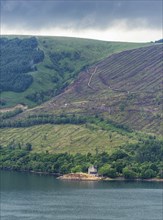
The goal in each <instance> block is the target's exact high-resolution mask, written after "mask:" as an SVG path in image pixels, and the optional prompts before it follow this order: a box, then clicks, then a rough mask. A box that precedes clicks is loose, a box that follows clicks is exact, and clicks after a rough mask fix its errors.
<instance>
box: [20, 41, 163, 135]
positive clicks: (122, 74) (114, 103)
mask: <svg viewBox="0 0 163 220" xmlns="http://www.w3.org/2000/svg"><path fill="white" fill-rule="evenodd" d="M162 63H163V61H162V45H155V46H149V47H144V48H140V49H134V50H128V51H124V52H121V53H117V54H113V55H111V56H109V57H108V58H106V59H104V60H103V61H100V62H98V63H96V64H94V65H92V66H90V67H88V68H87V69H86V70H85V71H82V72H81V73H80V74H79V77H78V79H77V80H75V81H74V83H72V84H71V85H70V86H69V87H68V88H67V89H65V91H64V92H63V93H62V94H60V95H58V96H56V97H55V98H53V99H52V100H51V101H49V102H46V103H45V104H43V105H41V106H40V107H37V108H35V109H34V110H32V109H31V110H29V111H27V112H26V113H25V114H22V117H24V116H25V115H28V114H33V113H36V112H37V114H39V113H41V112H51V113H53V114H61V113H69V114H70V113H78V114H89V115H90V114H92V115H95V114H100V115H101V116H103V117H104V118H109V119H112V120H114V121H116V122H118V123H121V124H126V125H128V126H129V127H131V128H133V129H138V130H146V131H148V132H154V133H161V125H160V122H161V106H162V99H161V92H162V91H161V88H162V87H161V86H162V80H161V77H162Z"/></svg>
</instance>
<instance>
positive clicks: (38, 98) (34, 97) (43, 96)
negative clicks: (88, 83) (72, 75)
mask: <svg viewBox="0 0 163 220" xmlns="http://www.w3.org/2000/svg"><path fill="white" fill-rule="evenodd" d="M52 81H53V79H52ZM53 82H54V81H53ZM55 83H56V85H55V86H54V89H49V90H46V91H36V92H33V93H30V94H28V95H27V96H26V98H27V99H29V100H31V101H32V102H35V103H37V104H41V103H43V102H45V101H47V100H48V99H49V97H54V96H56V95H58V94H60V93H61V92H63V91H64V89H65V88H66V87H67V86H68V84H69V83H68V81H65V82H64V80H57V81H56V82H55Z"/></svg>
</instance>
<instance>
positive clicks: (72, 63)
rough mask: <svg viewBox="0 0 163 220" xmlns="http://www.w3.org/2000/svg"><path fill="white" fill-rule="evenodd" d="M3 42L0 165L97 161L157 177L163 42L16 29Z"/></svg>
mask: <svg viewBox="0 0 163 220" xmlns="http://www.w3.org/2000/svg"><path fill="white" fill-rule="evenodd" d="M1 44H2V46H3V47H4V48H3V58H2V61H3V62H2V66H1V70H3V71H2V76H3V77H2V79H1V84H2V85H3V87H2V89H1V102H0V103H1V110H0V122H1V123H0V132H1V143H0V162H1V165H0V168H2V169H13V170H26V171H37V172H48V173H68V172H81V171H82V172H86V171H87V169H88V167H89V166H90V165H91V164H94V165H97V167H98V168H99V172H100V174H102V175H104V176H109V177H116V176H117V177H122V176H124V177H125V178H128V179H130V178H132V179H133V178H153V177H159V178H161V177H162V163H161V158H162V149H163V141H162V136H161V134H162V130H161V121H162V120H161V119H162V94H161V92H162V91H161V88H162V87H161V86H162V85H161V77H162V75H161V74H162V64H163V61H162V44H136V43H118V42H101V41H95V40H86V39H85V40H84V39H76V38H64V37H34V38H33V37H32V38H31V37H18V36H17V38H16V36H12V37H7V36H4V38H2V40H1ZM29 45H30V46H29ZM29 79H30V80H29ZM17 85H18V87H17Z"/></svg>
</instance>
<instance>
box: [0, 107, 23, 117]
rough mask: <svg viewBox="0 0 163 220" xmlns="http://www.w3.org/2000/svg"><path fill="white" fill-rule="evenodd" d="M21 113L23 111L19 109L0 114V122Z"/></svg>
mask: <svg viewBox="0 0 163 220" xmlns="http://www.w3.org/2000/svg"><path fill="white" fill-rule="evenodd" d="M21 112H23V110H22V109H21V108H16V109H15V110H14V111H9V112H4V113H0V120H4V119H7V118H11V117H14V116H16V115H18V114H20V113H21Z"/></svg>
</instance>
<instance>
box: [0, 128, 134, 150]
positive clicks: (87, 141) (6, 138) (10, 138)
mask: <svg viewBox="0 0 163 220" xmlns="http://www.w3.org/2000/svg"><path fill="white" fill-rule="evenodd" d="M137 141H138V136H137V135H135V134H134V133H126V134H125V133H123V132H120V131H118V130H117V131H114V132H113V131H112V130H110V131H109V130H104V129H102V128H101V127H100V126H97V125H93V124H87V125H50V124H46V125H37V126H32V127H28V128H5V129H1V145H2V146H7V145H8V146H11V145H13V144H14V145H17V144H18V143H20V144H21V145H23V144H26V143H31V144H32V146H33V151H34V152H46V151H48V152H50V153H61V152H68V153H72V154H74V153H82V154H85V153H88V152H91V153H95V152H96V149H98V152H99V153H100V152H103V151H106V152H112V151H114V149H116V148H117V147H119V146H121V145H124V144H125V143H136V142H137Z"/></svg>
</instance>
